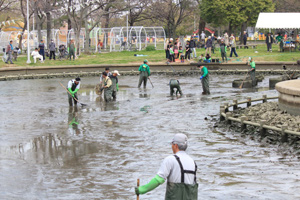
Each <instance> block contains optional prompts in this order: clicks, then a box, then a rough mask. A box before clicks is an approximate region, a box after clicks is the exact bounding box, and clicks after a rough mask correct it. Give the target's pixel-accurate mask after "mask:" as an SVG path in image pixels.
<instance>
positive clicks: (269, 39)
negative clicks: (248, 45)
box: [266, 33, 274, 52]
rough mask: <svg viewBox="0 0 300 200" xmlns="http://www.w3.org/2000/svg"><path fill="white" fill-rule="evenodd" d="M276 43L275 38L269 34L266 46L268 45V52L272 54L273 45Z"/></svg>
mask: <svg viewBox="0 0 300 200" xmlns="http://www.w3.org/2000/svg"><path fill="white" fill-rule="evenodd" d="M273 42H274V39H273V37H272V36H271V33H268V35H267V37H266V44H267V51H268V52H272V43H273Z"/></svg>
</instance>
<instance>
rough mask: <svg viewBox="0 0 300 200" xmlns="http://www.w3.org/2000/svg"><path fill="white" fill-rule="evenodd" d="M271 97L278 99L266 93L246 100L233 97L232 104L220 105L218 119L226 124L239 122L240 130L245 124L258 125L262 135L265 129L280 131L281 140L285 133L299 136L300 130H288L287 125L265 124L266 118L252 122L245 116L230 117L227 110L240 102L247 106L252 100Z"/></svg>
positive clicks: (265, 131)
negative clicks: (279, 126) (257, 97)
mask: <svg viewBox="0 0 300 200" xmlns="http://www.w3.org/2000/svg"><path fill="white" fill-rule="evenodd" d="M271 99H278V97H267V95H263V97H262V98H259V99H253V100H252V99H251V97H247V100H246V101H240V102H238V101H237V100H236V99H235V100H233V103H232V104H229V103H225V104H224V105H221V106H220V120H221V121H224V120H225V121H226V123H227V124H231V123H232V122H238V123H241V130H242V131H243V130H245V129H246V127H247V125H251V126H255V127H258V128H259V132H260V134H261V135H263V136H264V135H266V134H267V130H272V131H277V132H280V133H281V135H282V141H283V142H285V141H287V134H293V135H298V136H300V132H296V131H291V130H288V129H287V126H282V127H281V128H278V127H275V126H269V125H266V122H267V121H266V120H260V121H259V123H257V122H252V121H248V120H247V116H242V117H241V118H240V119H239V118H235V117H232V112H230V111H229V108H230V107H232V108H233V110H237V109H238V105H241V104H247V107H250V106H251V104H252V102H257V101H262V103H265V102H267V101H268V100H271Z"/></svg>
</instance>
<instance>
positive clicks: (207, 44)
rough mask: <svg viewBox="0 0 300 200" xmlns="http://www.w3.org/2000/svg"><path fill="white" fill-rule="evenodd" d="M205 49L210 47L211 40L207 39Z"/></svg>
mask: <svg viewBox="0 0 300 200" xmlns="http://www.w3.org/2000/svg"><path fill="white" fill-rule="evenodd" d="M206 47H207V48H208V47H212V40H211V39H207V41H206Z"/></svg>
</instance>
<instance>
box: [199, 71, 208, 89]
mask: <svg viewBox="0 0 300 200" xmlns="http://www.w3.org/2000/svg"><path fill="white" fill-rule="evenodd" d="M201 75H203V72H202V71H201ZM201 83H202V89H203V93H204V94H210V91H209V75H208V74H207V75H206V76H205V77H203V78H202V80H201Z"/></svg>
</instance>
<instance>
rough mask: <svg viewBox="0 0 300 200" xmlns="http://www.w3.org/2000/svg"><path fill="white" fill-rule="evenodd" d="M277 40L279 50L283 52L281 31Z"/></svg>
mask: <svg viewBox="0 0 300 200" xmlns="http://www.w3.org/2000/svg"><path fill="white" fill-rule="evenodd" d="M276 40H277V42H278V43H279V48H278V50H279V51H280V52H283V37H282V36H281V34H280V33H277V36H276Z"/></svg>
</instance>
